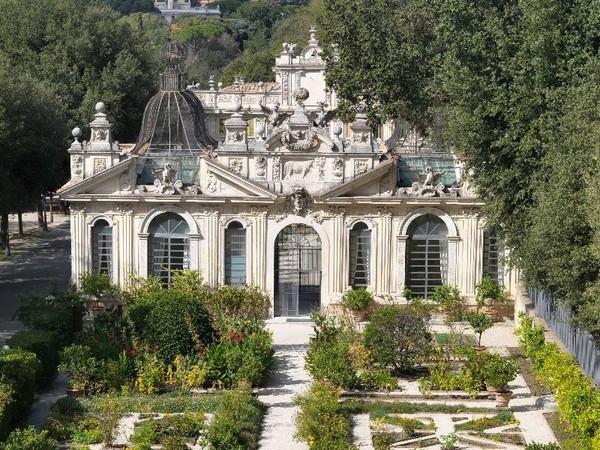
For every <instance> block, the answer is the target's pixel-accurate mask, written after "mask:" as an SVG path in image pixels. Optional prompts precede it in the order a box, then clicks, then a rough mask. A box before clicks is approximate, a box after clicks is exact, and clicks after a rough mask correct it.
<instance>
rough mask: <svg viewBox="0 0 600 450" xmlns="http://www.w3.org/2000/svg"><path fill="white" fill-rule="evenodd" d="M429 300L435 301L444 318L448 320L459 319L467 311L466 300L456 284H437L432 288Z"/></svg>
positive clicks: (462, 317) (461, 318)
mask: <svg viewBox="0 0 600 450" xmlns="http://www.w3.org/2000/svg"><path fill="white" fill-rule="evenodd" d="M431 300H433V302H434V303H437V304H438V305H439V307H440V309H441V310H442V312H443V313H444V314H446V320H448V321H450V322H454V321H461V320H463V319H464V315H465V313H466V312H467V300H466V299H465V297H463V296H462V295H461V293H460V290H459V289H458V288H457V287H456V286H437V287H436V288H435V289H434V290H433V295H432V296H431Z"/></svg>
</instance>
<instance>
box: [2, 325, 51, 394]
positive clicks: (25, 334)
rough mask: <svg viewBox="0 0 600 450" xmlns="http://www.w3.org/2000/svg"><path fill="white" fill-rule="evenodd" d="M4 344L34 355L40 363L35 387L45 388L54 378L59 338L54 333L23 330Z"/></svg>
mask: <svg viewBox="0 0 600 450" xmlns="http://www.w3.org/2000/svg"><path fill="white" fill-rule="evenodd" d="M6 344H7V345H9V346H10V347H12V348H20V349H22V350H26V351H28V352H32V353H35V355H36V357H37V359H38V360H39V361H40V363H41V370H40V371H39V374H38V379H37V385H38V386H39V387H45V386H47V385H48V384H49V383H50V382H51V381H52V380H53V379H54V377H55V376H56V368H57V366H58V362H59V351H60V349H59V338H58V336H57V334H56V332H54V331H47V330H25V331H18V332H17V333H15V334H14V335H13V336H12V337H11V338H10V339H8V340H7V341H6Z"/></svg>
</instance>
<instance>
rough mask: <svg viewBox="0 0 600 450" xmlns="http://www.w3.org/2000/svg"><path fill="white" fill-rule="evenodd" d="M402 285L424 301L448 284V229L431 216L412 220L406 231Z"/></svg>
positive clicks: (427, 215)
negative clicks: (404, 272) (407, 237)
mask: <svg viewBox="0 0 600 450" xmlns="http://www.w3.org/2000/svg"><path fill="white" fill-rule="evenodd" d="M408 234H409V239H408V244H407V254H406V258H407V264H406V286H407V287H408V288H409V289H410V290H411V293H412V295H413V296H416V297H424V298H427V297H428V296H429V295H431V294H432V293H433V290H434V288H435V287H437V286H442V285H445V284H447V282H448V279H447V277H448V229H447V228H446V225H445V224H444V222H443V221H442V220H441V219H440V218H438V217H437V216H434V215H433V214H425V215H423V216H420V217H418V218H416V219H415V220H414V221H413V222H412V223H411V224H410V226H409V228H408Z"/></svg>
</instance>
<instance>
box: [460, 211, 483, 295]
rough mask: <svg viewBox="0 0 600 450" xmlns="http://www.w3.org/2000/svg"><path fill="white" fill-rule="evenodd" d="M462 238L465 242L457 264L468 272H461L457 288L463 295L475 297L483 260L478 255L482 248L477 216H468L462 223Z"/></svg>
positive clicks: (461, 246)
mask: <svg viewBox="0 0 600 450" xmlns="http://www.w3.org/2000/svg"><path fill="white" fill-rule="evenodd" d="M461 222H462V230H461V233H460V234H461V236H463V238H464V240H463V242H462V245H460V251H459V252H458V258H457V259H458V260H457V264H458V265H459V267H463V268H465V269H467V268H468V270H459V271H458V274H459V275H457V276H458V279H457V283H456V284H457V286H458V287H459V289H460V290H461V292H462V293H463V294H466V295H474V294H475V284H477V275H478V273H479V272H480V270H481V269H480V268H479V267H480V265H481V259H480V257H479V255H478V253H479V251H480V250H481V247H480V246H479V233H480V230H479V226H478V222H479V221H478V218H477V216H467V217H465V218H464V219H463V220H462V221H461Z"/></svg>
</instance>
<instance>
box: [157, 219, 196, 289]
mask: <svg viewBox="0 0 600 450" xmlns="http://www.w3.org/2000/svg"><path fill="white" fill-rule="evenodd" d="M148 231H149V232H150V241H149V245H148V275H152V276H155V277H158V278H160V279H161V280H162V282H163V285H164V286H170V285H171V280H172V278H173V272H174V271H176V270H188V269H189V262H190V258H189V248H190V240H189V237H188V234H189V232H190V227H189V225H188V224H187V222H186V221H185V220H184V219H183V218H182V217H181V216H180V215H178V214H175V213H172V212H167V213H163V214H160V215H159V216H157V217H155V218H154V219H153V220H152V222H151V223H150V227H149V229H148Z"/></svg>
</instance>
